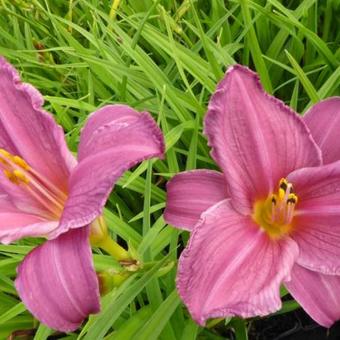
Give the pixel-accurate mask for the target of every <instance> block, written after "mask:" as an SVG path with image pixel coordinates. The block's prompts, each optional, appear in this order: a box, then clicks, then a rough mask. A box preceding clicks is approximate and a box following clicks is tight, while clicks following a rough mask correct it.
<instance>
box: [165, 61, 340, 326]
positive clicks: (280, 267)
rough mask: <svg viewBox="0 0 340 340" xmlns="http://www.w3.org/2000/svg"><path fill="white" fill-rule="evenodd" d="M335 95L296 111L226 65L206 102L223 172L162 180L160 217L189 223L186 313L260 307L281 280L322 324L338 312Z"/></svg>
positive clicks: (262, 310) (339, 165) (183, 285)
mask: <svg viewBox="0 0 340 340" xmlns="http://www.w3.org/2000/svg"><path fill="white" fill-rule="evenodd" d="M339 131H340V97H334V98H329V99H327V100H324V101H322V102H320V103H318V104H316V105H315V106H314V107H312V108H311V109H310V110H309V111H308V112H307V114H306V115H305V116H304V117H300V116H298V115H297V114H296V113H295V112H293V110H291V109H290V108H289V107H287V106H286V105H285V104H284V103H283V102H281V101H279V100H278V99H275V98H274V97H272V96H270V95H268V94H267V93H265V92H264V90H263V88H262V86H261V84H260V82H259V79H258V77H257V75H256V74H255V73H254V72H252V71H250V70H249V69H248V68H246V67H243V66H240V65H234V66H233V67H231V68H230V69H229V70H228V72H227V74H226V76H225V78H224V79H223V80H222V81H221V82H220V84H219V85H218V87H217V90H216V92H215V94H214V95H213V96H212V98H211V100H210V104H209V109H208V113H207V116H206V118H205V134H206V135H207V137H208V141H209V145H210V146H211V147H212V153H211V154H212V157H213V158H214V160H215V161H216V163H217V164H218V165H219V167H220V168H221V169H222V171H223V173H220V172H217V171H212V170H194V171H188V172H183V173H180V174H178V175H176V176H174V177H173V179H172V180H171V181H170V182H169V183H168V187H167V189H168V198H167V207H166V211H165V215H164V216H165V219H166V221H167V222H168V223H171V224H172V225H174V226H177V227H180V228H182V229H185V230H189V231H191V232H192V234H191V237H190V241H189V245H188V246H187V247H186V249H185V250H184V251H183V253H182V255H181V258H180V261H179V269H178V276H177V288H178V290H179V293H180V296H181V297H182V299H183V301H184V303H185V304H186V306H187V307H188V309H189V311H190V313H191V315H192V317H193V318H194V319H195V320H196V321H197V322H198V323H199V324H201V325H204V324H205V321H206V320H207V319H208V318H214V317H227V316H234V315H238V316H241V317H253V316H257V315H267V314H269V313H272V312H275V311H277V310H278V309H280V307H281V299H280V293H279V288H280V285H281V284H282V283H283V284H284V285H285V286H286V288H287V289H288V290H289V292H290V293H291V294H292V295H293V297H294V298H295V299H296V300H297V301H298V302H299V303H300V304H301V306H302V307H303V308H304V309H305V310H306V312H307V313H308V314H309V315H310V316H311V317H312V318H313V319H314V320H315V321H317V322H318V323H319V324H321V325H323V326H325V327H329V326H331V325H332V323H333V322H334V321H336V320H338V319H340V260H339V258H340V161H338V160H339V159H340V141H339V137H338V134H339Z"/></svg>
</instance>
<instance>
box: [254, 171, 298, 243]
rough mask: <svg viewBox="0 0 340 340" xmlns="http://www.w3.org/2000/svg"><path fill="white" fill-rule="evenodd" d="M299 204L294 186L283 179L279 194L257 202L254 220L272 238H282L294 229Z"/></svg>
mask: <svg viewBox="0 0 340 340" xmlns="http://www.w3.org/2000/svg"><path fill="white" fill-rule="evenodd" d="M297 202H298V197H297V195H296V194H295V193H294V191H293V185H292V184H291V183H288V182H287V180H286V179H285V178H282V179H281V180H280V182H279V187H278V191H277V193H275V194H274V193H273V194H270V195H269V196H268V197H267V198H266V199H263V200H258V201H257V202H255V204H254V210H253V214H252V218H253V220H254V221H255V222H256V224H258V225H259V226H260V227H261V228H262V229H263V230H265V231H266V232H267V234H268V235H269V236H270V237H271V238H275V239H277V238H280V237H282V236H284V235H286V234H289V233H290V232H291V230H292V229H293V217H294V211H295V206H296V204H297Z"/></svg>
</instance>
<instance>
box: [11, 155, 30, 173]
mask: <svg viewBox="0 0 340 340" xmlns="http://www.w3.org/2000/svg"><path fill="white" fill-rule="evenodd" d="M12 161H13V163H15V164H16V165H18V166H20V168H22V169H24V170H29V169H30V166H29V165H28V164H27V163H26V162H25V161H24V160H23V159H22V158H21V157H19V156H13V157H12Z"/></svg>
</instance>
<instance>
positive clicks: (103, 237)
mask: <svg viewBox="0 0 340 340" xmlns="http://www.w3.org/2000/svg"><path fill="white" fill-rule="evenodd" d="M90 228H91V229H90V230H91V231H90V242H91V245H92V246H95V247H99V248H101V249H103V250H105V251H106V252H107V253H109V254H110V255H111V256H112V257H113V258H115V259H116V260H117V261H124V260H125V261H129V260H133V259H132V257H131V255H130V254H129V252H128V251H127V250H125V249H124V248H123V247H121V246H120V245H119V244H118V243H117V242H116V241H114V240H113V239H112V238H111V237H110V235H109V232H108V229H107V225H106V223H105V220H104V217H103V216H99V217H98V218H97V219H95V220H94V221H93V222H92V223H91V226H90Z"/></svg>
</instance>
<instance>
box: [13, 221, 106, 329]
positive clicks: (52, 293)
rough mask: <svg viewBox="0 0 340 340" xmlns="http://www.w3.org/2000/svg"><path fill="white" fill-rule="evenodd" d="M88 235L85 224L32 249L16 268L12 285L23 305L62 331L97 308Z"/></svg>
mask: <svg viewBox="0 0 340 340" xmlns="http://www.w3.org/2000/svg"><path fill="white" fill-rule="evenodd" d="M88 236H89V228H88V227H85V228H81V229H77V230H72V231H69V232H68V233H65V234H63V235H61V236H60V237H58V238H57V239H55V240H52V241H47V242H45V243H44V244H43V245H41V246H39V247H37V248H35V249H34V250H33V251H31V252H30V253H29V254H28V255H27V256H26V257H25V259H24V261H23V262H22V263H21V264H20V266H19V267H18V276H17V279H16V281H15V286H16V288H17V291H18V293H19V296H20V298H21V299H22V301H23V302H24V303H25V305H26V307H27V308H28V309H29V310H30V311H31V313H32V314H33V315H34V316H35V317H36V318H37V319H38V320H40V321H41V322H43V323H44V324H46V325H47V326H48V327H51V328H54V329H57V330H59V331H62V332H70V331H74V330H75V329H77V328H78V327H79V326H80V324H81V323H82V321H83V320H84V319H85V318H86V317H87V316H88V315H89V314H90V313H97V312H98V311H99V309H100V305H99V288H98V280H97V277H96V273H95V271H94V268H93V263H92V253H91V248H90V246H89V240H88Z"/></svg>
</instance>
